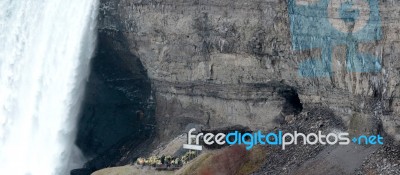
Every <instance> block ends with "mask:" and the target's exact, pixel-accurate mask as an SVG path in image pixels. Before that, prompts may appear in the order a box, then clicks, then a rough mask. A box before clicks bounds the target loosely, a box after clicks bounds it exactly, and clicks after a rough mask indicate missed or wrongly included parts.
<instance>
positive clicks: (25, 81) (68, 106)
mask: <svg viewBox="0 0 400 175" xmlns="http://www.w3.org/2000/svg"><path fill="white" fill-rule="evenodd" d="M97 5H98V2H97V0H0V174H4V175H53V174H55V175H63V174H69V170H70V169H71V168H72V167H71V166H79V164H80V163H81V162H79V160H78V159H77V158H76V157H79V155H78V154H77V153H76V151H74V150H76V148H74V146H73V145H74V140H75V125H76V122H77V115H78V112H79V106H80V101H81V98H82V94H83V91H84V85H85V81H86V79H87V74H88V69H89V61H90V58H91V56H92V53H93V51H94V47H95V36H96V28H95V27H96V15H97ZM80 165H81V164H80Z"/></svg>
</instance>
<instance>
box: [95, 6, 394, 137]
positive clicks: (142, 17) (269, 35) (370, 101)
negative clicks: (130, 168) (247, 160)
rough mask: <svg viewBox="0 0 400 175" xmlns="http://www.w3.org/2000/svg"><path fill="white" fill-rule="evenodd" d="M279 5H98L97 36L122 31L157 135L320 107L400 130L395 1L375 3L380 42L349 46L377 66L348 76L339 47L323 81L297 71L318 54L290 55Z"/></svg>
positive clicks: (284, 10) (256, 121)
mask: <svg viewBox="0 0 400 175" xmlns="http://www.w3.org/2000/svg"><path fill="white" fill-rule="evenodd" d="M321 1H326V0H321ZM289 2H294V1H292V0H290V1H289ZM314 2H318V0H316V1H304V2H303V1H301V0H296V3H299V4H303V5H304V4H307V3H314ZM288 6H289V4H288V1H287V0H246V1H242V0H229V1H228V0H113V1H106V0H103V2H102V5H101V7H100V8H101V9H100V22H99V24H100V28H99V30H101V31H107V32H108V33H119V34H122V36H123V37H124V39H126V40H127V42H128V43H127V44H128V45H129V46H128V47H129V50H130V52H131V53H132V54H134V55H136V56H137V57H139V58H140V60H141V62H142V64H143V65H144V67H145V68H146V70H147V74H148V76H149V78H150V79H151V81H152V84H153V86H152V87H153V88H154V89H153V90H154V92H155V96H156V105H157V112H156V119H157V122H158V123H157V124H158V126H159V127H158V128H159V135H160V137H165V138H168V137H171V136H172V135H176V134H178V133H179V132H181V131H180V129H182V128H184V127H185V126H186V125H187V124H188V123H200V124H203V125H208V126H211V127H213V126H221V125H231V124H242V125H245V126H249V127H251V128H252V129H270V128H272V127H274V126H276V125H277V122H276V119H279V118H280V117H282V116H285V115H293V114H296V112H299V110H301V109H303V112H305V111H307V110H311V109H312V108H315V107H329V109H330V110H332V111H333V113H334V114H335V115H336V116H339V117H341V118H342V119H343V121H344V123H345V124H349V123H350V121H351V118H352V117H353V116H360V115H361V116H363V117H364V118H366V119H368V118H375V119H377V120H378V121H382V123H383V126H384V129H385V131H387V132H389V133H390V134H392V135H394V136H396V134H400V128H399V124H400V118H399V114H400V100H399V95H400V87H399V81H400V79H399V78H400V76H399V75H400V61H398V59H399V57H400V54H399V53H400V34H399V32H400V26H399V25H400V23H399V21H400V15H399V14H400V13H399V11H400V3H399V2H397V1H379V4H378V8H379V15H380V20H381V22H380V24H379V25H380V26H379V27H380V29H379V30H381V31H380V32H381V36H380V37H376V38H377V39H376V40H373V41H368V42H367V41H366V42H359V43H357V44H358V48H357V49H356V50H357V52H363V53H368V54H370V55H373V56H374V57H376V58H378V61H379V62H380V64H381V66H382V69H380V70H379V71H378V72H365V73H357V72H350V71H348V69H347V67H346V65H347V63H346V52H348V50H347V49H346V46H345V45H341V44H338V45H336V46H334V47H332V48H331V54H330V55H331V57H332V65H331V68H332V74H331V76H328V77H302V76H300V75H299V65H300V63H301V62H303V61H305V60H306V59H308V58H320V57H321V56H323V55H322V54H321V53H322V49H321V48H312V49H308V50H302V51H298V50H297V51H296V50H294V47H293V45H292V44H293V33H291V30H290V26H291V23H290V22H291V21H290V20H291V18H290V15H289V14H290V13H296V12H292V11H290V10H288ZM363 8H365V7H363V6H362V7H361V13H363V12H364V11H363ZM321 10H324V9H321ZM321 14H324V13H323V12H321ZM312 18H315V19H316V22H318V20H320V19H322V18H325V16H323V15H321V16H318V15H315V16H312ZM316 26H317V27H316V30H320V29H318V24H316ZM309 30H314V29H313V28H310V29H309ZM307 32H309V31H307ZM307 32H305V33H304V36H305V35H306V34H307ZM322 32H323V31H322ZM298 35H300V36H302V34H301V33H300V34H298ZM113 36H114V35H111V34H110V37H113ZM316 39H318V38H316ZM311 40H313V38H312V37H311V39H310V42H311ZM282 92H291V94H292V95H290V96H287V95H285V93H282ZM297 96H298V98H299V99H300V102H301V104H302V107H303V108H300V107H299V103H298V102H296V98H297ZM294 101H295V102H294ZM296 106H297V107H296ZM287 109H293V110H287ZM397 137H399V139H400V136H397Z"/></svg>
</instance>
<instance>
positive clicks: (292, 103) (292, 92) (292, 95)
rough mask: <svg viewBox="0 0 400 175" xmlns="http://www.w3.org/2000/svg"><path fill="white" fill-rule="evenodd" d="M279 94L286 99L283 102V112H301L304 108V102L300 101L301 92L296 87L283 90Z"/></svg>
mask: <svg viewBox="0 0 400 175" xmlns="http://www.w3.org/2000/svg"><path fill="white" fill-rule="evenodd" d="M279 94H280V95H281V96H282V97H283V98H284V99H285V103H284V104H283V110H282V113H283V114H295V115H297V114H299V113H300V112H301V111H302V110H303V104H302V103H301V101H300V98H299V94H298V93H297V91H296V89H294V88H287V89H284V90H281V91H280V92H279Z"/></svg>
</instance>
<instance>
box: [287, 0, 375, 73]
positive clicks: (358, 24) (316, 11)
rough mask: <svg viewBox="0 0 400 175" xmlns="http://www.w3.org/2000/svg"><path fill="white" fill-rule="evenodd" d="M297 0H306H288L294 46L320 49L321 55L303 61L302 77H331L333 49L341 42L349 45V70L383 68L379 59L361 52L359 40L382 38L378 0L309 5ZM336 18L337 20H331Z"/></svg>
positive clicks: (329, 0)
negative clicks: (359, 50)
mask: <svg viewBox="0 0 400 175" xmlns="http://www.w3.org/2000/svg"><path fill="white" fill-rule="evenodd" d="M296 1H307V0H289V1H288V6H289V7H288V9H289V10H288V11H289V17H290V31H291V38H292V49H293V50H296V51H301V50H310V49H321V58H310V59H307V60H305V61H303V62H301V63H300V65H299V74H300V76H303V77H327V76H332V49H333V47H335V46H338V45H345V46H346V47H347V53H346V67H347V70H348V71H350V72H378V71H380V69H381V65H380V63H379V61H378V60H379V59H378V58H376V57H375V56H373V55H372V54H368V53H359V52H358V43H361V42H371V41H376V40H380V39H381V36H382V31H381V19H380V16H379V5H378V1H377V0H347V1H343V0H342V1H341V0H319V1H316V2H314V3H313V1H312V0H308V2H310V3H308V4H306V5H304V3H302V4H300V3H296ZM332 4H336V5H338V6H334V5H332ZM363 5H364V6H363ZM367 12H368V13H367ZM332 15H336V16H334V17H332ZM335 18H337V19H336V21H331V20H332V19H335ZM346 27H347V28H346Z"/></svg>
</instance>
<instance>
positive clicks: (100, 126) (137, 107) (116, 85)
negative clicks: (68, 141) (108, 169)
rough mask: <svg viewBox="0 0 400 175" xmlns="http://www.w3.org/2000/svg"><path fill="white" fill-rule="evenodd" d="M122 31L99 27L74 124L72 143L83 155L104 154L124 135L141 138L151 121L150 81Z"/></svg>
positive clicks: (94, 155) (136, 138)
mask: <svg viewBox="0 0 400 175" xmlns="http://www.w3.org/2000/svg"><path fill="white" fill-rule="evenodd" d="M121 38H123V37H122V35H118V34H115V33H110V32H109V31H108V32H107V31H100V32H99V38H98V45H97V52H96V56H95V57H94V58H93V59H92V63H91V71H90V76H89V79H88V82H87V86H86V93H85V96H84V99H83V104H82V108H81V113H80V119H79V121H78V125H77V127H78V128H77V129H78V131H77V139H76V145H77V146H78V147H79V148H80V149H81V151H82V152H83V153H84V155H85V156H87V157H96V156H98V155H100V154H105V152H107V151H109V150H110V149H111V148H112V147H113V149H114V147H115V145H116V144H117V143H118V144H120V143H121V142H124V139H125V140H127V139H129V140H132V138H133V140H135V141H136V142H141V141H142V140H145V139H147V138H145V137H143V136H141V137H138V135H140V134H139V133H140V130H141V129H143V125H144V124H145V123H147V124H148V123H151V116H152V115H153V106H152V102H151V99H152V98H151V96H152V94H151V84H150V81H149V79H148V78H147V74H146V71H145V69H144V67H143V66H142V64H141V62H140V60H139V59H138V58H137V57H136V56H135V55H133V54H131V53H130V52H129V49H128V48H127V44H126V43H124V42H123V40H122V39H121Z"/></svg>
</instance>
